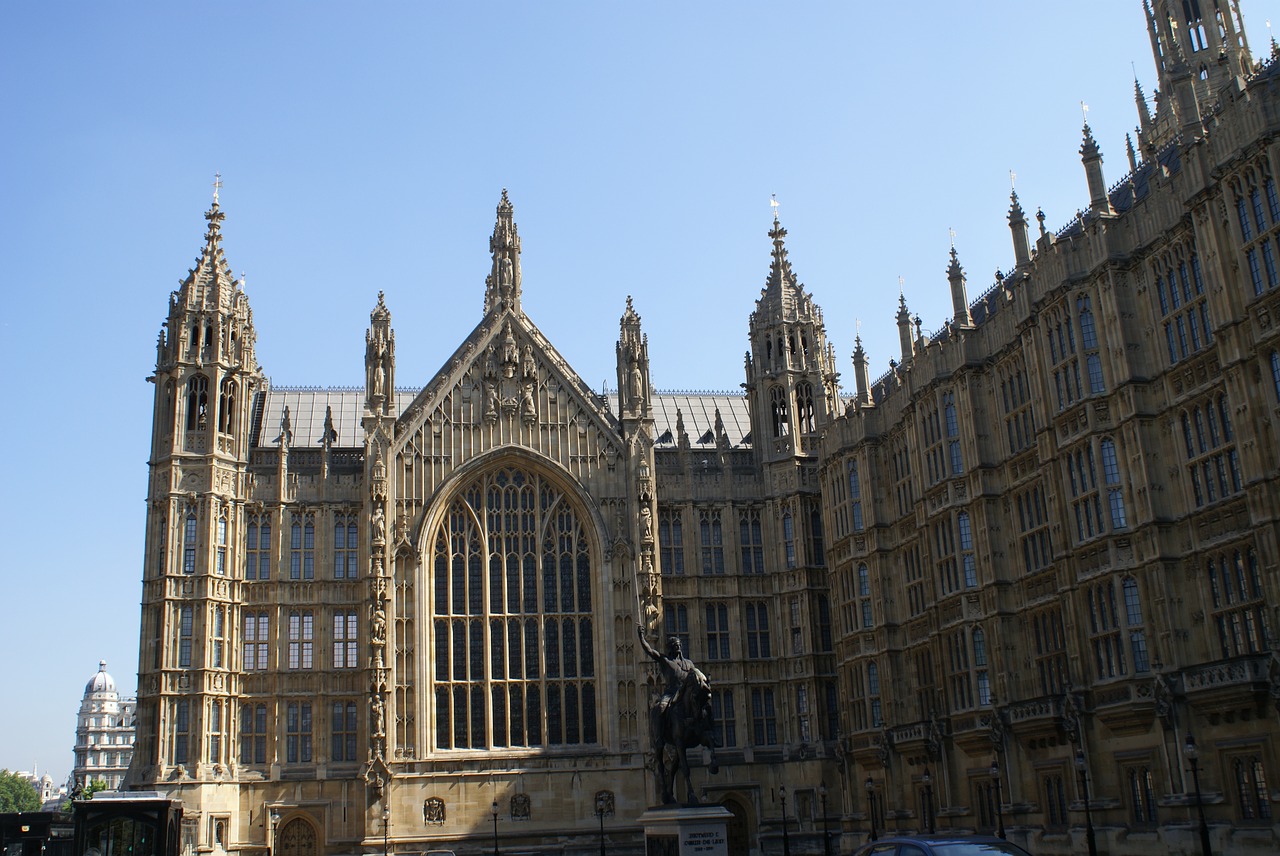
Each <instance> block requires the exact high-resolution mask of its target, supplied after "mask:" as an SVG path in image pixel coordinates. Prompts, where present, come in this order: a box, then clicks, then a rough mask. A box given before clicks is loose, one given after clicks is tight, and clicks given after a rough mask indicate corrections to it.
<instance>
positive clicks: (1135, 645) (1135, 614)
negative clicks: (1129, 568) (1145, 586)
mask: <svg viewBox="0 0 1280 856" xmlns="http://www.w3.org/2000/svg"><path fill="white" fill-rule="evenodd" d="M1121 589H1122V590H1123V591H1124V614H1125V629H1126V630H1127V631H1128V633H1129V653H1130V655H1132V657H1133V670H1134V671H1135V672H1146V671H1150V669H1151V658H1150V657H1149V656H1148V654H1147V632H1146V630H1145V629H1144V627H1143V622H1142V598H1141V596H1140V595H1139V593H1138V581H1137V580H1135V579H1134V578H1133V577H1125V579H1124V582H1123V583H1122V584H1121Z"/></svg>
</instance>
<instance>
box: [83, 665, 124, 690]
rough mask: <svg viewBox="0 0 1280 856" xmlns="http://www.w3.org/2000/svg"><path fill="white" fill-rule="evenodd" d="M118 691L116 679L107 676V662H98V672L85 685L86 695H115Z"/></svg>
mask: <svg viewBox="0 0 1280 856" xmlns="http://www.w3.org/2000/svg"><path fill="white" fill-rule="evenodd" d="M115 691H116V679H115V678H113V677H111V675H109V674H107V661H106V660H99V661H98V672H97V674H95V675H94V676H93V677H92V678H90V679H89V683H87V684H85V685H84V694H85V695H92V694H93V693H113V692H115Z"/></svg>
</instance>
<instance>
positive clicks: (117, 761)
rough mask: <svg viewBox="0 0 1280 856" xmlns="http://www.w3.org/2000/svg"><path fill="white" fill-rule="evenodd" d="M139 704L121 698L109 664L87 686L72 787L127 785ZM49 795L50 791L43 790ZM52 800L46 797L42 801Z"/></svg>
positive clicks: (78, 718) (78, 725) (78, 724)
mask: <svg viewBox="0 0 1280 856" xmlns="http://www.w3.org/2000/svg"><path fill="white" fill-rule="evenodd" d="M136 707H137V701H136V700H135V699H132V698H121V697H120V692H119V690H117V689H116V681H115V678H113V677H111V675H110V673H109V672H107V664H106V661H99V662H98V671H97V672H95V673H94V675H93V677H92V678H90V679H89V681H88V683H86V684H85V686H84V696H83V697H82V698H81V699H80V710H79V711H78V712H77V713H76V745H75V749H74V753H75V764H74V766H73V767H72V769H71V776H70V779H69V780H68V781H69V787H71V788H72V789H74V788H76V787H77V786H80V787H85V786H88V785H89V784H91V783H93V782H97V781H102V782H105V783H106V785H107V787H108V788H111V789H115V788H118V787H120V785H121V784H123V782H124V777H125V773H126V772H127V771H128V769H129V763H130V761H132V760H133V738H134V724H135V723H134V713H135V708H136ZM48 778H49V777H48V776H45V779H48ZM44 790H45V791H46V792H47V790H48V789H47V788H45V789H44ZM48 799H52V795H43V796H42V797H41V801H42V802H43V801H45V800H48Z"/></svg>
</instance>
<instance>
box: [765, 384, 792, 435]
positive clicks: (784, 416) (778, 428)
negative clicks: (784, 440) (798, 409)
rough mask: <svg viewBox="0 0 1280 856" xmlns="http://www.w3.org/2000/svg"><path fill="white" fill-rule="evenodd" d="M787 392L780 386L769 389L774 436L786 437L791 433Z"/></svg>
mask: <svg viewBox="0 0 1280 856" xmlns="http://www.w3.org/2000/svg"><path fill="white" fill-rule="evenodd" d="M788 410H789V408H788V407H787V391H786V390H785V389H783V388H782V387H780V386H773V387H770V388H769V413H770V415H771V416H772V422H773V436H775V437H786V436H787V435H788V434H790V433H791V421H790V418H789V416H788Z"/></svg>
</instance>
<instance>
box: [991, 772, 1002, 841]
mask: <svg viewBox="0 0 1280 856" xmlns="http://www.w3.org/2000/svg"><path fill="white" fill-rule="evenodd" d="M991 783H992V784H993V785H995V786H996V835H998V836H1000V837H1001V838H1004V837H1005V834H1004V794H1003V793H1002V790H1001V787H1000V784H1001V783H1000V760H999V759H998V758H993V759H992V760H991Z"/></svg>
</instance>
